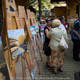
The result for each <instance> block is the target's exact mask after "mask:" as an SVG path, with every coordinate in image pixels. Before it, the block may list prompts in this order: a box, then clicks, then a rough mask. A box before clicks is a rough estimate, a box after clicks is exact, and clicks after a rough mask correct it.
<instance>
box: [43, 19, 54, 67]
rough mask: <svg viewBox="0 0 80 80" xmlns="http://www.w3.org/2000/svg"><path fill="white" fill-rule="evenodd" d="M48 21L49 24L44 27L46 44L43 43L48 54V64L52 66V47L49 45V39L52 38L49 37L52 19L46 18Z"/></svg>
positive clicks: (45, 52)
mask: <svg viewBox="0 0 80 80" xmlns="http://www.w3.org/2000/svg"><path fill="white" fill-rule="evenodd" d="M46 22H47V26H46V27H45V28H44V35H45V40H44V44H43V50H44V54H45V55H46V59H47V62H46V63H47V65H48V66H50V55H51V50H50V47H49V41H50V39H49V38H48V37H47V35H48V32H49V31H50V29H51V25H52V23H51V20H50V19H48V20H46Z"/></svg>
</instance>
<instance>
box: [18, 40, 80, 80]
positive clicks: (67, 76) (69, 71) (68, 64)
mask: <svg viewBox="0 0 80 80" xmlns="http://www.w3.org/2000/svg"><path fill="white" fill-rule="evenodd" d="M42 57H43V61H42V62H40V68H41V73H40V74H36V75H35V80H74V73H75V72H78V71H80V68H79V67H80V62H76V61H74V60H73V58H72V42H71V40H69V48H68V49H67V50H66V52H65V62H64V72H61V73H60V72H59V73H58V74H56V75H55V74H54V73H53V72H52V70H51V69H50V68H47V67H46V65H45V63H46V58H45V55H44V54H43V55H42ZM18 66H19V65H18ZM18 70H19V69H18ZM18 72H19V71H18ZM26 72H28V71H26ZM19 76H20V74H19ZM27 77H29V74H28V73H27ZM17 80H22V79H17ZM26 80H31V79H30V78H28V79H26Z"/></svg>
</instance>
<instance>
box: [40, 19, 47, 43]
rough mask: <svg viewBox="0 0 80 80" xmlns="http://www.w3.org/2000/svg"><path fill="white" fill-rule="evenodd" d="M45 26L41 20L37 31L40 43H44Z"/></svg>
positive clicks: (44, 22)
mask: <svg viewBox="0 0 80 80" xmlns="http://www.w3.org/2000/svg"><path fill="white" fill-rule="evenodd" d="M45 26H46V21H45V20H41V21H40V24H39V30H40V36H41V40H42V43H44V28H45Z"/></svg>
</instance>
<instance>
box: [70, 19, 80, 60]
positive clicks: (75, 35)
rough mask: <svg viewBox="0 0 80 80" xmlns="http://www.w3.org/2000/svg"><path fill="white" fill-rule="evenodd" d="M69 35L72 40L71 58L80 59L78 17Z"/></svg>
mask: <svg viewBox="0 0 80 80" xmlns="http://www.w3.org/2000/svg"><path fill="white" fill-rule="evenodd" d="M71 37H72V41H73V59H74V60H76V61H80V18H79V19H77V20H76V21H75V22H74V26H73V28H72V31H71Z"/></svg>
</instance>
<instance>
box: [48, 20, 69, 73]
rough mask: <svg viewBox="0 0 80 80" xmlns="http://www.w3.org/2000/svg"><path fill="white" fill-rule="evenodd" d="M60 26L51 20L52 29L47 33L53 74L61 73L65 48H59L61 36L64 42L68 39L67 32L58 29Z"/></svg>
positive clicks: (57, 22)
mask: <svg viewBox="0 0 80 80" xmlns="http://www.w3.org/2000/svg"><path fill="white" fill-rule="evenodd" d="M60 24H61V22H60V20H58V19H55V20H53V21H52V27H54V28H52V29H51V30H50V31H49V33H48V38H49V39H50V42H49V46H50V49H51V61H50V66H51V67H52V68H53V71H54V72H55V73H57V72H58V71H60V72H62V71H63V64H64V51H65V48H64V47H61V46H60V41H61V38H62V36H63V37H64V39H65V40H67V39H68V37H67V32H66V31H65V30H63V29H62V28H60V27H59V26H60Z"/></svg>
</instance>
